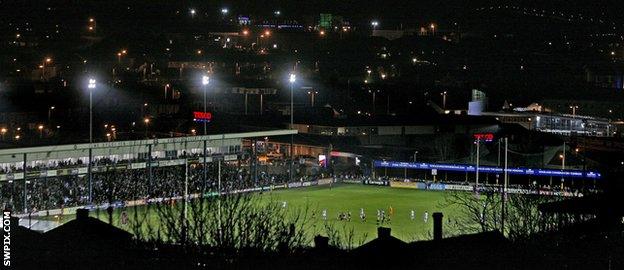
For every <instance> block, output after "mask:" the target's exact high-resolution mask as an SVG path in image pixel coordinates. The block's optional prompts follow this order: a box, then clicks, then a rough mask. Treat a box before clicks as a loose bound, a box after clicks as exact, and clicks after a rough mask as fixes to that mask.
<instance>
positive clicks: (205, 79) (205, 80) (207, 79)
mask: <svg viewBox="0 0 624 270" xmlns="http://www.w3.org/2000/svg"><path fill="white" fill-rule="evenodd" d="M208 84H210V77H208V76H206V75H204V76H202V85H203V87H204V115H206V112H207V111H206V92H208ZM203 122H204V135H206V134H207V133H208V127H207V124H208V123H207V122H206V121H205V120H204V121H203Z"/></svg>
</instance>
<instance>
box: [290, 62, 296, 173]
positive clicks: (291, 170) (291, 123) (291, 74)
mask: <svg viewBox="0 0 624 270" xmlns="http://www.w3.org/2000/svg"><path fill="white" fill-rule="evenodd" d="M296 81H297V75H296V74H295V73H290V75H289V76H288V82H290V128H291V129H292V128H293V126H294V115H295V110H294V106H293V92H294V84H295V82H296ZM293 139H294V137H293V135H292V134H291V135H290V170H289V174H290V181H291V182H292V179H293V165H294V162H295V161H294V155H293Z"/></svg>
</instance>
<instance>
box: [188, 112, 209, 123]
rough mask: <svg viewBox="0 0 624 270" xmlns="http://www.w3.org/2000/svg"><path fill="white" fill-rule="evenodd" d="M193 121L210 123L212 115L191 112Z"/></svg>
mask: <svg viewBox="0 0 624 270" xmlns="http://www.w3.org/2000/svg"><path fill="white" fill-rule="evenodd" d="M193 121H195V122H210V121H212V113H210V112H193Z"/></svg>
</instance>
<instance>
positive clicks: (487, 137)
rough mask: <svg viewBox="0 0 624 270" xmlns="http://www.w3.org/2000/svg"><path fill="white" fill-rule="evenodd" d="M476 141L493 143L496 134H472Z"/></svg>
mask: <svg viewBox="0 0 624 270" xmlns="http://www.w3.org/2000/svg"><path fill="white" fill-rule="evenodd" d="M472 137H473V138H474V140H475V141H481V142H492V141H494V133H475V134H472Z"/></svg>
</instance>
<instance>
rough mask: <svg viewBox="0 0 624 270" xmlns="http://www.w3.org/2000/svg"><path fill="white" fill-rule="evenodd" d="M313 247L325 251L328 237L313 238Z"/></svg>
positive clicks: (327, 245)
mask: <svg viewBox="0 0 624 270" xmlns="http://www.w3.org/2000/svg"><path fill="white" fill-rule="evenodd" d="M314 247H315V248H317V249H326V248H328V247H329V237H325V236H320V235H317V236H315V237H314Z"/></svg>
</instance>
